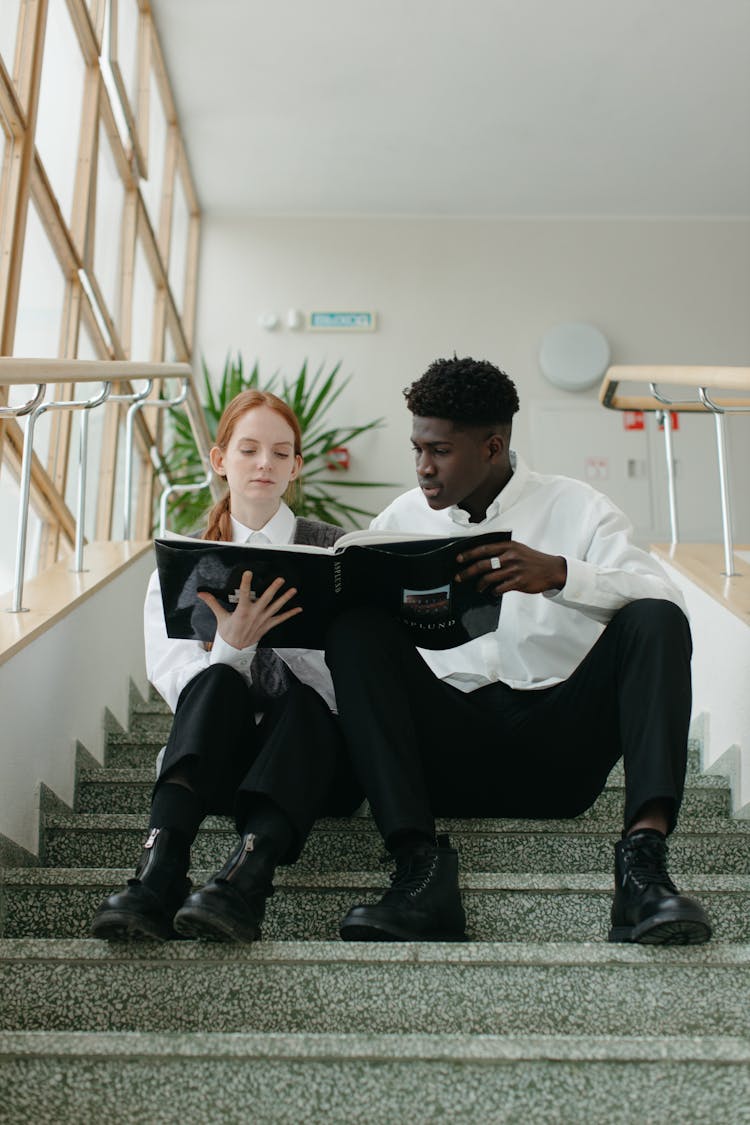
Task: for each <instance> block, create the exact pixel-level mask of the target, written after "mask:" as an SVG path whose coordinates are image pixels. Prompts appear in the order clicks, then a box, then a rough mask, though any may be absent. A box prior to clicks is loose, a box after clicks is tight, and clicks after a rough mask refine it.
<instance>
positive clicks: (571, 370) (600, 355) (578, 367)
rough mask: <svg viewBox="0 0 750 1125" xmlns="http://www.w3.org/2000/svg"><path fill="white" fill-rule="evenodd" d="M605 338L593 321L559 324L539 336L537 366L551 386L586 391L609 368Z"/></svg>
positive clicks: (607, 347)
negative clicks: (540, 338)
mask: <svg viewBox="0 0 750 1125" xmlns="http://www.w3.org/2000/svg"><path fill="white" fill-rule="evenodd" d="M609 354H610V353H609V343H608V341H607V337H606V336H605V335H604V333H603V332H600V331H599V329H598V328H595V327H594V325H593V324H558V325H556V326H555V327H554V328H550V329H549V331H548V332H545V334H544V336H543V337H542V343H541V346H540V348H539V366H540V367H541V369H542V375H544V377H545V379H547V380H548V381H549V382H550V383H552V385H553V386H554V387H560V389H561V390H564V391H585V390H586V388H587V387H593V385H594V384H595V383H598V381H599V380H600V379H601V378H602V376H603V375H604V372H605V371H606V370H607V368H608V367H609Z"/></svg>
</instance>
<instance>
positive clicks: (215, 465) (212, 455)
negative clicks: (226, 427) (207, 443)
mask: <svg viewBox="0 0 750 1125" xmlns="http://www.w3.org/2000/svg"><path fill="white" fill-rule="evenodd" d="M208 459H209V461H210V462H211V468H212V469H213V471H214V472H215V473H216V475H217V476H219V477H225V476H226V475H227V473H226V469H225V468H224V454H223V453H222V452H221V449H220V448H219V446H218V445H212V446H211V449H210V452H209V454H208Z"/></svg>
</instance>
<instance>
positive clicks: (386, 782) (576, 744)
mask: <svg viewBox="0 0 750 1125" xmlns="http://www.w3.org/2000/svg"><path fill="white" fill-rule="evenodd" d="M519 596H523V595H519ZM691 653H692V644H691V639H690V628H689V626H688V623H687V620H686V618H685V615H684V614H683V613H682V611H681V610H680V609H679V608H678V607H677V606H675V605H674V604H673V603H671V602H667V601H661V600H656V599H647V600H643V601H637V602H632V603H630V604H629V605H627V606H626V607H624V608H623V609H622V610H620V611H619V613H617V614H615V616H614V617H613V618H612V620H611V621H610V622H609V624H608V625H607V627H606V629H605V630H604V632H603V633H602V635H601V637H600V638H599V640H598V641H597V643H596V644H595V645H594V646H593V648H592V649H591V650H590V651H589V653H588V654H587V655H586V657H585V658H584V660H583V661H582V662H581V663H580V665H579V666H578V667H577V668H576V669H575V671H574V672H573V674H572V675H571V676H570V677H569V679H567V680H566V681H564V682H563V683H560V684H557V685H555V686H554V687H550V688H546V689H541V690H538V691H529V690H526V691H518V690H513V689H512V688H509V687H507V686H506V685H505V684H502V683H496V684H490V685H488V686H486V687H483V688H479V689H477V690H476V691H473V692H468V693H466V692H461V691H459V690H458V689H457V688H454V687H453V686H451V685H449V684H446V683H443V682H442V681H441V680H439V679H438V678H437V677H436V676H435V675H434V674H433V673H432V671H431V670H430V668H428V666H427V664H426V663H425V662H424V660H422V658H421V656H420V655H419V653H418V652H417V651H416V649H415V648H414V645H413V643H412V642H411V641H410V639H409V638H408V637H407V636H406V634H405V632H404V631H403V630H402V628H401V627H400V626H399V625H398V623H397V622H396V621H394V620H391V619H390V618H388V617H386V616H384V615H383V614H381V613H376V612H372V611H370V610H366V609H357V610H353V611H351V612H350V613H347V614H345V615H343V616H342V617H340V618H339V619H338V620H337V621H336V622H335V624H334V625H333V627H332V629H331V632H330V635H329V643H328V647H327V654H326V659H327V661H328V664H329V667H330V669H331V672H332V674H333V680H334V685H335V688H336V697H337V701H338V706H339V715H340V719H341V724H342V727H343V729H344V734H345V736H346V739H347V744H348V747H349V752H350V754H351V755H352V760H353V763H354V768H355V770H356V772H357V774H358V776H359V778H360V780H361V782H362V784H363V787H364V790H365V793H366V796H367V797H368V799H369V801H370V806H371V808H372V813H373V816H374V818H375V820H376V823H377V825H378V827H379V829H380V831H381V833H382V835H383V837H384V839H385V840H386V842H387V841H388V839H389V837H392V836H393V835H394V834H395V833H397V832H404V831H419V832H428V833H432V832H433V831H434V817H435V816H449V817H451V816H452V817H477V816H478V817H532V818H555V817H569V816H576V815H577V814H578V813H581V812H583V811H584V810H585V809H587V808H588V807H589V806H590V805H592V804H593V802H594V801H595V800H596V798H597V796H598V795H599V794H600V793H601V791H602V789H603V788H604V784H605V782H606V779H607V776H608V774H609V772H610V770H611V769H612V767H613V765H614V764H615V763H616V762H617V761H618V759H619V758H620V757H623V758H624V767H625V787H626V797H625V813H624V815H625V826H626V827H628V826H629V825H630V824H631V823H632V822H633V820H634V819H635V817H636V814H637V813H638V812H639V811H640V809H642V807H643V806H644V805H645V804H646V802H648V801H650V800H652V799H655V798H661V799H664V800H666V801H667V802H668V805H669V809H670V831H671V829H672V828H674V825H675V822H676V819H677V813H678V811H679V807H680V802H681V800H682V791H683V785H684V779H685V768H686V759H687V734H688V726H689V721H690V707H691V683H690V657H691Z"/></svg>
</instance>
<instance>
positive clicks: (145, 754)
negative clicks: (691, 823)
mask: <svg viewBox="0 0 750 1125" xmlns="http://www.w3.org/2000/svg"><path fill="white" fill-rule="evenodd" d="M170 725H171V716H170V715H169V714H166V715H164V714H155V715H141V716H140V717H139V718H138V719H137V720H134V721H131V730H130V731H127V732H121V731H113V732H111V733H110V734H109V735H108V736H107V747H106V753H105V765H106V766H107V767H112V768H114V769H151V770H153V769H154V767H155V762H156V757H157V755H158V753H159V751H160V750H161V748H162V746H163V745H164V743H165V742H166V740H167V736H168V734H169V729H170ZM701 759H702V751H701V741H700V739H697V738H691V739H690V740H689V741H688V753H687V776H688V778H693V777H697V776H702V777H704V778H705V777H706V775H704V774H701ZM610 777H612V778H614V779H619V780H620V781H622V778H623V768H622V762H618V763H617V765H615V767H614V769H613V770H612V773H611V774H610ZM709 778H710V780H709V784H711V783H712V782H713V781H716V783H717V784H719V785H721V784H726V781H723V782H722V779H721V778H713V776H712V775H709Z"/></svg>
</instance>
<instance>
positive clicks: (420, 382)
mask: <svg viewBox="0 0 750 1125" xmlns="http://www.w3.org/2000/svg"><path fill="white" fill-rule="evenodd" d="M404 397H405V398H406V405H407V406H408V408H409V410H410V411H411V412H412V414H416V415H417V416H418V417H420V418H447V419H448V420H449V421H451V422H457V423H459V424H463V425H468V426H486V425H498V424H499V425H510V423H511V422H512V420H513V415H514V414H515V413H516V411H517V410H518V394H517V393H516V388H515V384H514V383H513V381H512V379H510V378H508V376H507V375H506V374H505V372H504V371H501V370H500V369H499V368H498V367H495V365H494V364H492V363H490V362H489V361H488V360H483V359H482V360H477V359H472V358H471V357H470V356H466V357H465V358H463V359H459V358H458V357H457V356H454V357H453V359H436V360H435V362H434V363H431V364H430V366H429V367H428V368H427V370H426V371H425V373H424V375H422V377H421V378H420V379H417V380H416V381H415V382H414V383H412V384H411V385H410V386H408V387H406V388H405V390H404Z"/></svg>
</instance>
